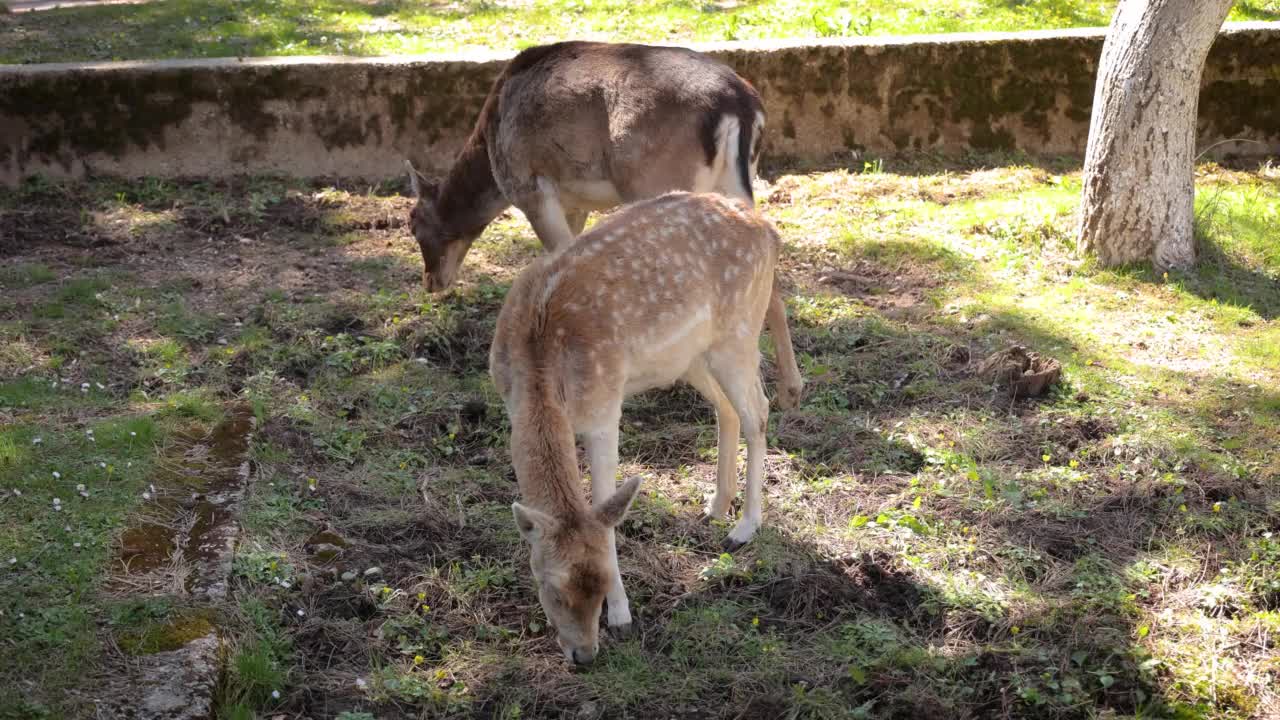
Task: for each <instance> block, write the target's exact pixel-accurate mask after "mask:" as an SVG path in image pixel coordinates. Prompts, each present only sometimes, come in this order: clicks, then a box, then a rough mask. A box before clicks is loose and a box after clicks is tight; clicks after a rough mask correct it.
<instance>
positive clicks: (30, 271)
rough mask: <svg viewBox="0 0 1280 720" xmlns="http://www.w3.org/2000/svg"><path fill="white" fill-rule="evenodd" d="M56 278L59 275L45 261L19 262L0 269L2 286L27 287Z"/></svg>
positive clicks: (0, 284)
mask: <svg viewBox="0 0 1280 720" xmlns="http://www.w3.org/2000/svg"><path fill="white" fill-rule="evenodd" d="M55 279H57V275H55V274H54V273H53V271H52V270H50V269H49V266H48V265H45V264H44V263H19V264H17V265H13V266H10V267H5V268H3V269H0V287H11V288H27V287H31V286H33V285H42V284H44V283H47V282H53V281H54V280H55Z"/></svg>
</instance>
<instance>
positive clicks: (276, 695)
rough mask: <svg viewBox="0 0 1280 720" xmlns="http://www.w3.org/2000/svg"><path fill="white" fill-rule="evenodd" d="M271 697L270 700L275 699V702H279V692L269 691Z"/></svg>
mask: <svg viewBox="0 0 1280 720" xmlns="http://www.w3.org/2000/svg"><path fill="white" fill-rule="evenodd" d="M271 697H272V698H274V699H276V700H279V699H280V691H279V690H272V691H271Z"/></svg>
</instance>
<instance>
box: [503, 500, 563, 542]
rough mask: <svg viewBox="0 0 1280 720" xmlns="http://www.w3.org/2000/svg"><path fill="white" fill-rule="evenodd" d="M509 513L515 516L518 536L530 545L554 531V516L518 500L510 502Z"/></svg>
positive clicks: (555, 524)
mask: <svg viewBox="0 0 1280 720" xmlns="http://www.w3.org/2000/svg"><path fill="white" fill-rule="evenodd" d="M511 514H512V515H514V516H515V518H516V528H517V529H518V530H519V531H520V537H522V538H524V539H525V542H528V543H529V544H530V545H532V544H533V543H535V542H537V541H538V540H540V539H542V538H544V537H546V536H547V534H549V533H551V532H554V531H555V529H556V526H557V523H556V519H555V518H553V517H551V516H550V515H548V514H546V513H544V512H542V511H541V510H535V509H533V508H531V507H526V506H524V505H521V504H520V503H518V502H514V503H511Z"/></svg>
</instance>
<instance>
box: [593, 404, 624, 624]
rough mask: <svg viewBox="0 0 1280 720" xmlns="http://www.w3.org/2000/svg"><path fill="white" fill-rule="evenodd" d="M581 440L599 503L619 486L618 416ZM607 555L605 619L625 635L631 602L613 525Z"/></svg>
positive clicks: (594, 493)
mask: <svg viewBox="0 0 1280 720" xmlns="http://www.w3.org/2000/svg"><path fill="white" fill-rule="evenodd" d="M620 415H621V409H619V416H620ZM583 444H584V445H585V446H586V449H587V462H588V463H590V464H591V504H592V505H593V506H595V507H599V506H600V504H601V503H603V502H604V501H605V500H608V499H609V497H610V496H612V495H613V493H614V490H616V489H617V486H618V484H617V478H616V476H617V473H618V418H616V417H615V418H614V420H613V421H612V422H610V423H607V424H606V425H605V426H604V427H602V428H600V429H597V430H593V431H591V432H588V433H586V434H585V435H584V436H583ZM609 558H610V561H611V562H612V563H613V583H612V585H611V586H610V587H609V592H608V594H607V595H606V596H605V602H606V603H607V604H608V614H607V616H606V618H607V619H606V622H607V623H608V625H609V629H610V630H612V631H614V632H615V633H617V634H619V635H626V634H628V633H629V632H630V631H631V606H630V604H629V603H628V602H627V591H626V590H625V589H623V587H622V572H621V570H619V569H618V546H617V539H616V537H615V533H614V529H613V528H609Z"/></svg>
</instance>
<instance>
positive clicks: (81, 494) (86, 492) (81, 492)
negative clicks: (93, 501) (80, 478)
mask: <svg viewBox="0 0 1280 720" xmlns="http://www.w3.org/2000/svg"><path fill="white" fill-rule="evenodd" d="M80 497H82V498H87V497H89V491H88V490H81V491H80Z"/></svg>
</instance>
